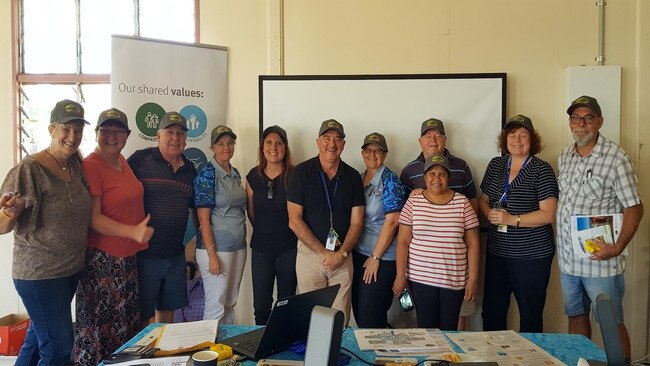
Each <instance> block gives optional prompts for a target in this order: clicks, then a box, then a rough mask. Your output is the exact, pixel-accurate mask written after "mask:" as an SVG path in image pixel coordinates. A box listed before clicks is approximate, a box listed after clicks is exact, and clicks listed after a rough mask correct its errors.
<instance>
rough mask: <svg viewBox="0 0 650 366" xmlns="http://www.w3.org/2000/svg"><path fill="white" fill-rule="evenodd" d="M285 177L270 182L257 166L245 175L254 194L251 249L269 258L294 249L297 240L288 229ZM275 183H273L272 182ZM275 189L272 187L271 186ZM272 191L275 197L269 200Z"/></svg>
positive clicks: (281, 176)
mask: <svg viewBox="0 0 650 366" xmlns="http://www.w3.org/2000/svg"><path fill="white" fill-rule="evenodd" d="M284 178H285V176H284V175H280V176H278V177H276V178H274V179H271V178H269V177H267V176H266V174H264V171H260V169H258V168H257V167H254V168H253V169H251V170H250V171H249V172H248V175H246V181H247V182H248V187H250V189H251V190H252V191H253V222H252V223H251V224H252V225H253V234H252V236H251V248H253V249H254V250H257V251H259V252H262V253H266V254H269V255H276V254H279V253H283V252H287V251H289V250H295V249H296V244H297V243H298V238H297V237H296V234H294V233H293V231H292V230H291V229H290V228H289V213H288V212H287V188H286V184H285V182H286V179H284ZM271 182H272V183H271ZM270 183H271V184H272V186H271V187H270V188H269V184H270ZM269 189H271V190H273V198H272V199H269V194H268V193H269Z"/></svg>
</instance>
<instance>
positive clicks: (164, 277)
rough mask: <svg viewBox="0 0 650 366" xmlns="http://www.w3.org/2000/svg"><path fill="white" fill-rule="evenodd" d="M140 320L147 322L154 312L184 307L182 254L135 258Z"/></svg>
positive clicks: (184, 290)
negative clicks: (136, 260)
mask: <svg viewBox="0 0 650 366" xmlns="http://www.w3.org/2000/svg"><path fill="white" fill-rule="evenodd" d="M138 281H139V286H138V288H139V297H140V317H141V319H142V321H146V320H147V319H149V318H151V317H152V316H153V315H154V310H176V309H181V308H183V307H185V306H186V305H187V279H186V277H185V254H184V253H181V254H179V255H177V256H176V257H173V258H148V257H142V256H138Z"/></svg>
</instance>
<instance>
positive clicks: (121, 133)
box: [99, 128, 131, 137]
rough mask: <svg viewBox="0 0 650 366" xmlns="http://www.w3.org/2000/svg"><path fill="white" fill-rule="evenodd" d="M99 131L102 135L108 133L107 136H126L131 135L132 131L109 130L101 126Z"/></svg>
mask: <svg viewBox="0 0 650 366" xmlns="http://www.w3.org/2000/svg"><path fill="white" fill-rule="evenodd" d="M99 132H100V133H101V134H102V135H106V136H115V137H126V136H128V135H129V132H131V131H127V130H109V129H107V128H100V129H99Z"/></svg>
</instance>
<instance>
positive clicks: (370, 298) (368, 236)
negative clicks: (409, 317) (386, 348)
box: [352, 132, 406, 328]
mask: <svg viewBox="0 0 650 366" xmlns="http://www.w3.org/2000/svg"><path fill="white" fill-rule="evenodd" d="M386 155H388V146H387V144H386V139H385V138H384V136H383V135H382V134H380V133H377V132H373V133H371V134H369V135H368V136H366V138H365V139H364V141H363V145H362V146H361V156H362V157H363V162H364V164H365V165H366V170H365V171H364V172H363V173H362V174H361V177H362V179H363V187H364V188H363V189H364V192H365V197H366V206H365V213H364V219H363V231H362V232H361V236H360V237H359V242H358V244H357V246H356V247H355V249H354V251H353V252H352V260H353V263H354V277H353V280H352V310H353V311H354V319H355V320H356V322H357V325H358V326H359V327H361V328H386V326H387V325H388V315H387V312H388V309H390V306H391V304H392V303H393V291H392V287H393V282H394V281H395V273H396V268H395V241H396V235H395V234H396V232H397V226H398V222H397V221H398V218H399V213H400V210H401V209H402V206H404V201H405V199H406V198H405V197H406V192H405V189H404V186H403V185H402V183H401V182H400V180H399V178H398V177H397V175H396V174H395V173H393V171H391V170H390V169H388V168H387V167H386V166H385V165H384V160H385V159H386Z"/></svg>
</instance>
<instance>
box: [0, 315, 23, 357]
mask: <svg viewBox="0 0 650 366" xmlns="http://www.w3.org/2000/svg"><path fill="white" fill-rule="evenodd" d="M27 328H29V315H27V314H9V315H5V316H3V317H2V318H0V355H3V356H16V355H18V351H20V347H21V346H22V345H23V341H25V334H26V333H27Z"/></svg>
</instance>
